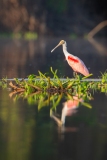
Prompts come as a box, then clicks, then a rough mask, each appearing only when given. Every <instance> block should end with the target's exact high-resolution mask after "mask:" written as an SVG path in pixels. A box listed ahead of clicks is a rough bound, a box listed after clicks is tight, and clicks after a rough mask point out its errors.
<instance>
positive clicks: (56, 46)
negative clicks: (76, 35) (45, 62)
mask: <svg viewBox="0 0 107 160" xmlns="http://www.w3.org/2000/svg"><path fill="white" fill-rule="evenodd" d="M60 45H61V43H59V44H58V45H57V46H56V47H55V48H53V49H52V50H51V52H53V51H54V50H55V49H56V48H58V47H59V46H60Z"/></svg>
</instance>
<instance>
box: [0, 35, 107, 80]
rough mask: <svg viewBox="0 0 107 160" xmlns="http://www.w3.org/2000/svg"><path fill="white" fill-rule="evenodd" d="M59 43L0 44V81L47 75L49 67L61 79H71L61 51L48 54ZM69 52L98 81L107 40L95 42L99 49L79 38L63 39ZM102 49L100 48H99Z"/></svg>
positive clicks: (57, 40) (16, 41)
mask: <svg viewBox="0 0 107 160" xmlns="http://www.w3.org/2000/svg"><path fill="white" fill-rule="evenodd" d="M59 41H60V39H39V40H35V41H34V40H32V41H24V40H11V39H7V40H6V39H4V40H0V57H1V58H0V78H2V77H8V78H14V77H18V78H26V76H27V75H29V74H38V70H40V71H41V72H42V73H49V71H50V66H52V67H53V69H54V70H55V69H58V73H59V76H60V77H63V78H66V77H67V76H68V77H72V75H73V74H72V69H71V68H70V67H69V65H68V64H67V62H66V61H65V57H64V54H63V52H62V47H59V48H57V49H56V50H55V51H54V52H53V53H51V50H52V48H54V47H55V46H56V44H57V43H58V42H59ZM66 41H67V46H68V51H69V52H70V53H72V54H74V55H76V56H78V57H80V58H81V59H82V60H83V61H84V63H85V64H86V66H87V68H88V69H89V71H90V73H93V78H98V77H99V76H100V75H101V74H100V72H104V71H105V70H106V69H107V63H106V62H107V54H106V53H107V52H106V46H105V43H106V39H104V38H103V39H98V40H96V41H95V42H97V43H98V42H100V45H98V46H99V48H98V47H96V44H95V43H94V42H91V43H90V42H89V41H88V40H84V39H82V38H79V39H74V40H70V39H66ZM101 47H102V48H101Z"/></svg>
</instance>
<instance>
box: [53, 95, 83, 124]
mask: <svg viewBox="0 0 107 160" xmlns="http://www.w3.org/2000/svg"><path fill="white" fill-rule="evenodd" d="M82 101H83V100H82V99H81V98H80V99H79V98H78V96H73V98H72V99H70V100H68V101H66V102H64V103H63V105H64V106H63V109H62V114H61V119H59V118H57V117H56V116H55V114H53V112H52V111H51V112H50V117H51V118H53V119H54V120H55V121H56V123H57V124H58V126H62V125H65V118H66V116H72V115H73V114H74V113H76V109H77V107H78V105H79V102H82Z"/></svg>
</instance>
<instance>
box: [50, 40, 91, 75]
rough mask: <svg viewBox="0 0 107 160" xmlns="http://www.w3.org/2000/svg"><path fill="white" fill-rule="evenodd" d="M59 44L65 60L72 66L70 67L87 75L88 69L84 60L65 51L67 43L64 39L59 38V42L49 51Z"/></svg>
mask: <svg viewBox="0 0 107 160" xmlns="http://www.w3.org/2000/svg"><path fill="white" fill-rule="evenodd" d="M60 45H62V47H63V52H64V55H65V57H66V60H67V62H68V64H69V65H70V66H71V67H72V69H73V70H74V71H75V72H79V73H81V74H83V75H84V76H88V75H89V71H88V69H87V67H86V66H85V64H84V62H83V61H82V60H81V59H80V58H78V57H76V56H74V55H72V54H70V53H68V52H67V44H66V42H65V41H64V40H61V41H60V42H59V44H58V45H57V46H56V47H55V48H54V49H53V50H52V51H51V52H53V51H54V50H55V49H56V48H57V47H58V46H60Z"/></svg>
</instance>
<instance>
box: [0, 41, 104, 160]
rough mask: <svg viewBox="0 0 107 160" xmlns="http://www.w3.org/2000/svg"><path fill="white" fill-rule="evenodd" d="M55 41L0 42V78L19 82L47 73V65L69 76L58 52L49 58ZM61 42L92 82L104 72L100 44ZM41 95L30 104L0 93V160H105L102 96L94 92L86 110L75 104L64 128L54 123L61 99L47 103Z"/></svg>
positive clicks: (61, 107)
mask: <svg viewBox="0 0 107 160" xmlns="http://www.w3.org/2000/svg"><path fill="white" fill-rule="evenodd" d="M59 40H60V39H56V40H55V39H40V40H37V41H24V40H20V41H19V40H9V39H8V40H5V39H4V40H0V57H1V58H0V78H3V77H8V78H14V77H18V78H23V77H24V78H25V77H26V76H27V75H29V74H37V73H38V70H40V71H41V72H43V73H45V72H49V70H50V69H49V68H50V66H52V67H53V69H58V71H59V76H60V77H67V76H69V77H72V69H71V68H70V67H69V66H68V64H67V62H66V61H65V60H64V55H63V54H62V48H61V47H60V48H58V49H57V50H55V52H53V53H50V51H51V49H52V48H54V47H55V45H56V44H57V43H58V42H59ZM67 42H68V43H67V44H68V51H69V52H72V53H73V54H74V55H77V56H79V57H80V58H81V59H82V60H83V61H84V62H85V64H86V66H87V67H88V68H89V69H90V72H91V73H93V74H94V75H93V78H94V77H95V78H98V76H100V71H101V72H104V71H105V70H106V68H107V52H106V45H105V44H106V40H105V39H98V40H97V41H94V42H93V41H91V42H89V41H87V40H83V39H75V40H70V39H68V40H67ZM44 96H45V95H42V96H41V99H38V98H36V100H35V99H33V103H32V99H31V97H28V98H27V99H24V98H19V97H18V96H16V95H11V94H10V91H9V90H8V89H0V160H13V159H16V160H31V159H33V160H34V159H35V160H50V159H51V160H59V159H62V160H107V95H106V94H105V93H98V92H96V93H95V94H94V95H93V99H92V100H90V101H89V104H90V105H91V106H92V108H88V107H86V106H83V105H80V106H79V107H78V108H76V109H74V110H73V112H72V113H68V114H70V116H66V119H65V125H64V126H59V121H60V120H61V113H62V109H63V103H64V102H67V99H66V98H65V97H64V96H62V98H60V95H59V96H58V97H59V99H58V98H57V95H55V96H54V100H52V101H51V102H50V99H51V98H50V96H49V95H48V96H47V97H46V98H44ZM58 100H59V101H58ZM68 100H69V99H68ZM57 104H58V105H57ZM64 104H65V103H64ZM55 107H56V112H55ZM51 109H54V112H52V114H51ZM50 115H51V116H50Z"/></svg>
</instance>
